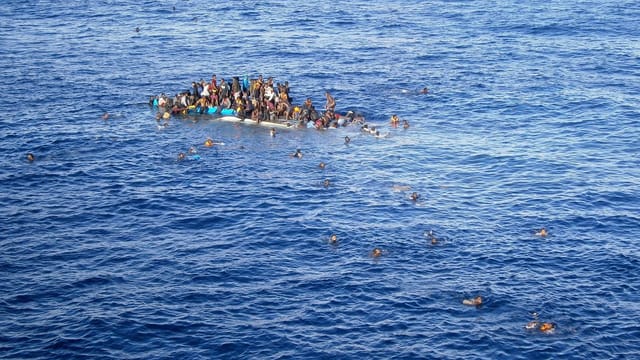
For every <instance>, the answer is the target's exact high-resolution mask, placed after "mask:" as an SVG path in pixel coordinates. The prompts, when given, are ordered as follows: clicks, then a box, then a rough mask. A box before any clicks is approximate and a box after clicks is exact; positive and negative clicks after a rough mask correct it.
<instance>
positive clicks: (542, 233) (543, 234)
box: [536, 228, 548, 237]
mask: <svg viewBox="0 0 640 360" xmlns="http://www.w3.org/2000/svg"><path fill="white" fill-rule="evenodd" d="M547 235H548V233H547V229H546V228H542V229H540V230H538V231H536V236H540V237H546V236H547Z"/></svg>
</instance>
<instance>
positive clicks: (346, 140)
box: [344, 136, 351, 145]
mask: <svg viewBox="0 0 640 360" xmlns="http://www.w3.org/2000/svg"><path fill="white" fill-rule="evenodd" d="M350 142H351V138H350V137H349V136H345V137H344V143H345V145H346V144H348V143H350Z"/></svg>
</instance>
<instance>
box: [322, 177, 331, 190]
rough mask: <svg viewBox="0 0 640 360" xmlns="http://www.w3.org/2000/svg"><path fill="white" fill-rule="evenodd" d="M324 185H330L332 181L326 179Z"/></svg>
mask: <svg viewBox="0 0 640 360" xmlns="http://www.w3.org/2000/svg"><path fill="white" fill-rule="evenodd" d="M323 184H324V187H326V188H327V187H329V185H331V181H329V179H324V183H323Z"/></svg>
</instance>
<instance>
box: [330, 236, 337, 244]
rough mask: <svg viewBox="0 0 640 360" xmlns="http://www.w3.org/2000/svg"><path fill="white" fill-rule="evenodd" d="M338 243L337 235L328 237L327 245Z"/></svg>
mask: <svg viewBox="0 0 640 360" xmlns="http://www.w3.org/2000/svg"><path fill="white" fill-rule="evenodd" d="M337 243H338V235H336V234H331V236H330V237H329V244H337Z"/></svg>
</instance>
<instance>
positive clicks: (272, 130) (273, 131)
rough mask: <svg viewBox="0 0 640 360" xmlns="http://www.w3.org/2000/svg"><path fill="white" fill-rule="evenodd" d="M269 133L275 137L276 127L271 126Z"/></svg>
mask: <svg viewBox="0 0 640 360" xmlns="http://www.w3.org/2000/svg"><path fill="white" fill-rule="evenodd" d="M269 135H271V137H276V128H271V130H269Z"/></svg>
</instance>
